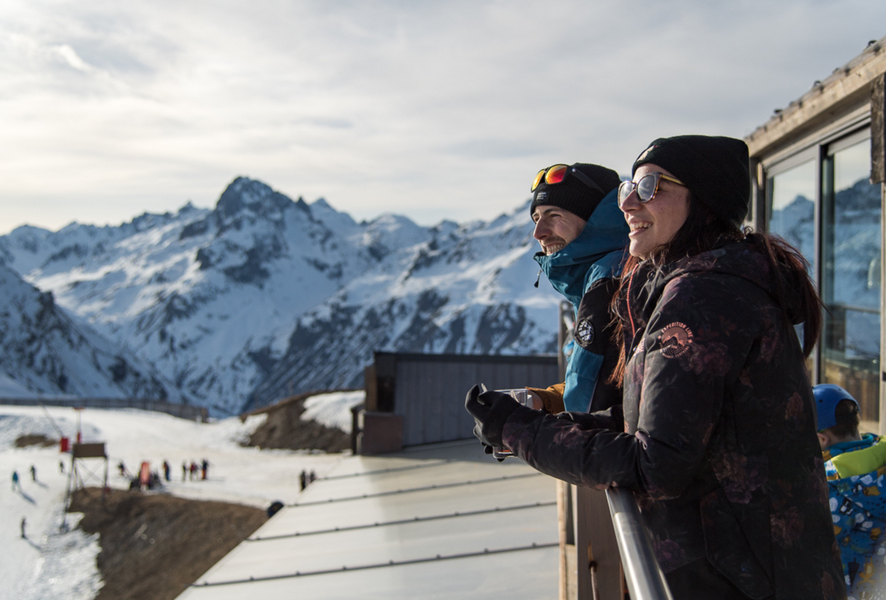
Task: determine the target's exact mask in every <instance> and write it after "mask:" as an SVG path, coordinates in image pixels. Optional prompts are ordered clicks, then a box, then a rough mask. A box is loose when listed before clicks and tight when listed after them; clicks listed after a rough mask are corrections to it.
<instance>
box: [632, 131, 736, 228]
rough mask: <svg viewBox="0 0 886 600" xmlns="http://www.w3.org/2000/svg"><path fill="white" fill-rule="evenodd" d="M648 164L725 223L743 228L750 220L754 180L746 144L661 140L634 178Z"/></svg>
mask: <svg viewBox="0 0 886 600" xmlns="http://www.w3.org/2000/svg"><path fill="white" fill-rule="evenodd" d="M646 163H652V164H654V165H658V166H659V167H662V168H663V169H666V170H668V171H669V172H670V173H671V174H672V175H673V176H674V177H676V178H677V179H679V180H680V181H682V182H683V183H685V184H686V187H688V188H689V191H690V192H692V195H693V196H695V197H696V198H698V199H699V200H700V201H701V202H702V203H703V204H704V205H705V206H707V207H708V208H709V209H711V211H712V212H713V213H714V214H715V215H716V216H717V217H718V218H720V219H722V220H723V221H726V222H727V223H732V224H734V225H737V226H741V224H742V222H743V221H744V219H745V217H746V216H747V214H748V205H749V203H750V199H751V178H750V173H749V171H748V146H747V144H745V143H744V141H742V140H739V139H735V138H729V137H713V136H707V135H678V136H676V137H670V138H658V139H657V140H655V141H654V142H652V143H651V144H650V145H649V147H648V148H646V150H644V151H643V152H642V153H641V154H640V156H639V157H638V158H637V160H636V161H635V162H634V167H633V169H632V170H631V175H633V174H634V173H635V172H636V171H637V167H639V166H640V165H642V164H646Z"/></svg>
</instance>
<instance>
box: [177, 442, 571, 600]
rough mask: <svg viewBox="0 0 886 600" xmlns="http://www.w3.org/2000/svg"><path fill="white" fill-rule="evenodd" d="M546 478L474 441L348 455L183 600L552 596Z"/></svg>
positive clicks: (512, 599) (550, 492)
mask: <svg viewBox="0 0 886 600" xmlns="http://www.w3.org/2000/svg"><path fill="white" fill-rule="evenodd" d="M557 544H558V542H557V507H556V501H555V486H554V480H552V479H550V478H548V477H546V476H544V475H540V474H539V473H537V472H536V471H534V470H533V469H530V468H529V467H527V466H526V465H525V464H524V463H523V462H522V461H520V460H518V459H508V460H507V461H505V462H504V463H498V462H497V461H495V460H494V459H492V458H491V457H490V456H488V455H485V454H483V452H482V449H481V447H480V445H479V443H477V442H475V441H471V442H453V443H448V444H437V445H433V446H423V447H417V448H412V449H408V450H406V451H404V452H401V453H398V454H390V455H384V456H375V457H366V456H355V457H348V458H345V459H344V460H343V461H342V462H341V463H339V464H338V465H337V466H336V468H335V469H334V470H333V471H332V472H331V473H330V474H329V475H328V476H327V477H325V478H323V479H318V480H317V481H315V482H314V483H313V484H311V485H310V486H309V487H308V488H307V489H306V490H305V491H304V492H302V493H301V494H300V496H299V499H298V502H297V503H296V504H294V505H292V506H287V507H285V508H283V509H282V510H281V511H280V512H278V513H277V514H276V515H274V517H273V518H271V519H270V520H269V521H268V522H267V523H266V524H265V525H263V526H262V527H261V528H260V529H259V530H258V531H256V532H255V533H254V534H253V535H252V536H251V537H250V538H249V539H248V540H246V541H244V542H243V543H242V544H240V545H239V546H237V547H236V548H235V549H234V550H233V551H232V552H231V553H230V554H228V555H227V556H226V557H225V558H223V559H222V560H221V561H219V562H218V563H217V564H216V565H215V566H214V567H212V568H211V569H210V570H209V571H208V572H207V573H206V574H205V575H204V576H203V577H201V578H200V579H199V580H198V581H197V582H196V583H195V584H194V585H193V586H192V587H190V588H189V589H188V590H187V591H185V592H184V593H183V594H182V595H181V596H179V598H181V599H183V600H204V599H205V600H210V599H212V600H228V599H235V598H236V599H247V598H248V599H255V598H258V599H260V600H275V599H278V598H279V599H286V600H289V599H291V598H310V599H311V600H319V599H324V598H335V599H341V598H379V599H385V600H396V599H398V598H403V599H406V598H409V599H414V598H422V599H429V598H458V599H471V598H477V599H481V598H482V599H483V600H489V598H496V599H501V600H521V599H527V600H528V599H533V600H537V599H542V598H551V599H554V598H557V594H558V590H557V585H558V578H557V569H558V547H557Z"/></svg>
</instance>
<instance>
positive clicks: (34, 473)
mask: <svg viewBox="0 0 886 600" xmlns="http://www.w3.org/2000/svg"><path fill="white" fill-rule="evenodd" d="M31 481H37V467H35V466H34V465H31Z"/></svg>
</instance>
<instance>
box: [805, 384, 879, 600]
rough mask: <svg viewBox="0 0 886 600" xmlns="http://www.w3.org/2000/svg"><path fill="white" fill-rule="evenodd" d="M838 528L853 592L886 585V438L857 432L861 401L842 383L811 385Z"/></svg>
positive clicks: (870, 592) (869, 593) (871, 592)
mask: <svg viewBox="0 0 886 600" xmlns="http://www.w3.org/2000/svg"><path fill="white" fill-rule="evenodd" d="M812 391H813V393H814V395H815V403H816V406H817V408H818V440H819V442H820V444H821V449H822V452H823V455H824V456H823V458H824V460H825V472H826V474H827V478H828V496H829V501H830V508H831V515H832V517H833V521H834V532H835V533H836V537H837V545H838V547H839V549H840V558H841V560H842V562H843V574H844V576H845V577H846V585H847V587H848V589H849V596H850V597H854V598H863V597H864V598H874V597H877V595H878V594H877V592H880V593H881V592H882V591H883V590H884V589H886V567H884V565H883V559H882V556H880V557H879V560H877V558H878V554H882V553H883V552H886V536H884V535H883V534H884V532H886V475H884V474H886V466H884V465H886V440H881V439H880V437H879V436H877V435H874V434H871V433H865V434H861V433H859V430H858V427H859V423H860V419H859V414H858V402H856V400H855V398H853V397H852V396H851V395H850V394H849V392H847V391H846V390H844V389H843V388H841V387H840V386H838V385H833V384H821V385H816V386H815V387H813V388H812Z"/></svg>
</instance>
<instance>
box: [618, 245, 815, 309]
mask: <svg viewBox="0 0 886 600" xmlns="http://www.w3.org/2000/svg"><path fill="white" fill-rule="evenodd" d="M778 268H779V269H780V275H781V276H782V277H783V278H785V280H786V281H787V285H786V286H785V288H786V289H784V290H782V293H783V294H784V302H783V304H784V305H783V306H781V308H782V309H783V310H784V311H785V312H786V313H787V316H788V318H789V319H790V321H791V323H792V324H794V325H797V324H799V323H800V322H802V318H803V297H802V289H803V288H802V285H801V283H802V282H801V281H800V280H799V277H800V274H798V273H796V272H794V271H793V270H791V269H790V267H788V266H787V265H779V266H778ZM692 273H719V274H722V275H730V276H733V277H740V278H741V279H744V280H746V281H749V282H750V283H752V284H754V285H756V286H757V287H759V288H761V289H762V290H764V291H765V292H766V293H768V294H769V295H770V296H772V298H773V301H775V300H776V294H775V291H776V281H775V280H776V278H775V274H774V273H773V272H772V265H771V264H770V262H769V259H768V258H767V257H766V256H765V255H764V254H763V253H762V252H760V251H759V250H757V249H755V248H754V247H753V246H752V245H751V243H750V242H748V241H746V240H743V241H740V242H729V243H727V244H725V245H723V246H721V247H719V248H716V249H714V250H710V251H708V252H702V253H701V254H697V255H694V256H687V257H685V258H682V259H680V260H677V261H674V262H673V263H670V264H668V265H665V266H664V267H661V268H655V267H653V266H652V265H650V264H648V263H645V262H644V263H641V264H640V265H639V266H638V267H637V268H636V269H635V270H634V271H633V272H632V273H631V278H632V279H633V281H632V283H631V284H630V286H629V287H630V288H632V289H633V290H634V291H633V292H631V303H632V305H633V309H634V310H633V314H635V315H636V314H637V313H638V312H639V314H641V315H642V316H643V317H642V318H643V319H644V320H645V318H647V317H648V315H650V314H651V313H652V311H653V310H654V308H655V305H656V304H657V303H658V299H659V297H660V296H661V293H662V291H663V290H664V287H665V286H666V285H667V284H668V282H669V281H671V280H672V279H674V278H677V277H680V276H683V275H687V274H692ZM640 286H642V288H641V287H640Z"/></svg>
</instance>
